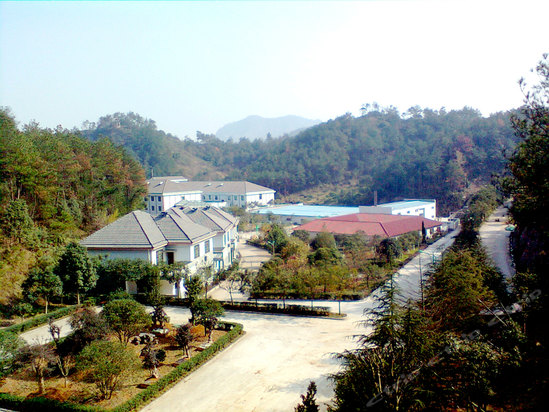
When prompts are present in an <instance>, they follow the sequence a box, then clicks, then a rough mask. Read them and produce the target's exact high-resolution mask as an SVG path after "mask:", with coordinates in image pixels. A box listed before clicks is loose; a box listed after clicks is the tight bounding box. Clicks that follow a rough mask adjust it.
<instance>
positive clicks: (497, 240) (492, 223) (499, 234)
mask: <svg viewBox="0 0 549 412" xmlns="http://www.w3.org/2000/svg"><path fill="white" fill-rule="evenodd" d="M507 219H508V210H507V208H506V207H504V206H500V207H498V208H497V209H496V211H495V212H494V213H492V215H490V217H488V219H487V220H486V221H485V222H484V223H483V224H482V225H481V227H480V230H479V233H480V239H481V241H482V244H483V246H484V248H485V249H486V252H487V253H488V256H489V257H490V258H491V259H492V261H493V263H494V264H495V265H496V267H497V268H498V269H499V270H500V272H501V273H502V274H503V276H504V278H505V279H506V280H510V279H511V278H512V277H513V275H514V274H515V268H514V267H513V261H512V259H511V255H510V253H509V236H510V234H511V232H508V231H506V230H505V228H506V227H507V226H508V223H507Z"/></svg>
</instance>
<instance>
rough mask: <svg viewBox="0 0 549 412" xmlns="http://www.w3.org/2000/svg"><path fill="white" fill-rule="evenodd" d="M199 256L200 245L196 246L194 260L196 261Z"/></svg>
mask: <svg viewBox="0 0 549 412" xmlns="http://www.w3.org/2000/svg"><path fill="white" fill-rule="evenodd" d="M199 256H200V245H196V246H195V247H194V258H195V259H196V258H197V257H199Z"/></svg>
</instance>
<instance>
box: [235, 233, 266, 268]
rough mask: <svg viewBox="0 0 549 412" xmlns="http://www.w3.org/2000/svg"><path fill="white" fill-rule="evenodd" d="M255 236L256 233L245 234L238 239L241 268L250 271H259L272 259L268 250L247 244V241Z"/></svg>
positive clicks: (241, 234)
mask: <svg viewBox="0 0 549 412" xmlns="http://www.w3.org/2000/svg"><path fill="white" fill-rule="evenodd" d="M253 235H255V232H245V233H240V234H239V238H238V254H239V255H240V263H239V266H240V268H242V269H248V270H250V271H256V270H259V268H260V267H261V265H262V264H263V263H264V262H266V261H268V260H269V259H270V258H271V254H270V253H269V252H268V251H267V250H265V249H262V248H259V247H255V246H252V245H248V244H247V243H246V240H248V239H250V238H251V237H252V236H253Z"/></svg>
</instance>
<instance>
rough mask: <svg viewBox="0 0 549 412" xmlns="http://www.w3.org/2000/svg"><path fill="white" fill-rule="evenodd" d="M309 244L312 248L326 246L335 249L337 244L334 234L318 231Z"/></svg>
mask: <svg viewBox="0 0 549 412" xmlns="http://www.w3.org/2000/svg"><path fill="white" fill-rule="evenodd" d="M311 246H312V247H313V249H320V248H323V247H324V248H328V249H336V250H337V244H336V241H335V238H334V235H333V234H332V233H330V232H319V233H317V235H316V236H315V238H314V239H313V241H312V243H311Z"/></svg>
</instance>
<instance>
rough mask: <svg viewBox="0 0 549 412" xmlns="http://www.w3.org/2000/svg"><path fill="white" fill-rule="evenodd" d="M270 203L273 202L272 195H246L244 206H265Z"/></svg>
mask: <svg viewBox="0 0 549 412" xmlns="http://www.w3.org/2000/svg"><path fill="white" fill-rule="evenodd" d="M272 201H274V193H247V194H246V204H250V203H258V204H260V205H266V204H268V203H269V202H272Z"/></svg>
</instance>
